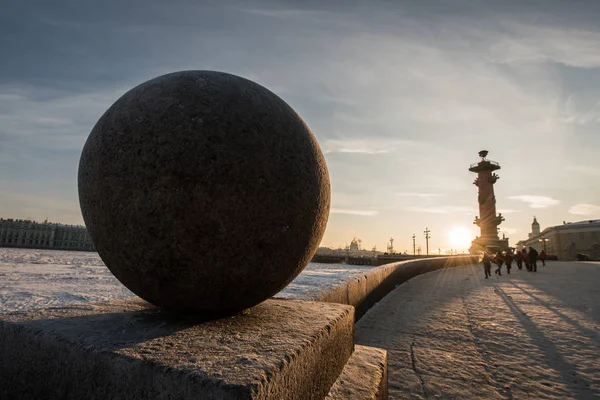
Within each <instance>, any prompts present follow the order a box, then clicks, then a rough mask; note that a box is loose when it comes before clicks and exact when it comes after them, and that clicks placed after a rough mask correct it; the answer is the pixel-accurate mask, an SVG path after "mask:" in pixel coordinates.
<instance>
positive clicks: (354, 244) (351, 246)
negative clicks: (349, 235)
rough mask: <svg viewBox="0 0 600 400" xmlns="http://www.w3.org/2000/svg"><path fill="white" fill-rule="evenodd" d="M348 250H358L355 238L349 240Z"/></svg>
mask: <svg viewBox="0 0 600 400" xmlns="http://www.w3.org/2000/svg"><path fill="white" fill-rule="evenodd" d="M350 250H360V247H359V246H358V242H357V241H356V238H354V239H352V241H351V242H350Z"/></svg>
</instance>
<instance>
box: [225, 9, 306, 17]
mask: <svg viewBox="0 0 600 400" xmlns="http://www.w3.org/2000/svg"><path fill="white" fill-rule="evenodd" d="M232 9H233V10H236V11H240V12H243V13H247V14H253V15H259V16H261V17H269V18H294V17H306V16H312V15H315V14H317V12H316V11H312V10H300V9H296V8H287V9H283V8H280V9H266V8H243V7H232Z"/></svg>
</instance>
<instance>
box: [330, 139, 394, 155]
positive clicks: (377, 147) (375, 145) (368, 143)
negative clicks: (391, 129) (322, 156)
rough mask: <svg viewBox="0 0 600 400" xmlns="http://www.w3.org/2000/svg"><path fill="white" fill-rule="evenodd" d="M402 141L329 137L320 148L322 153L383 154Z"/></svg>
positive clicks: (392, 149) (389, 151)
mask: <svg viewBox="0 0 600 400" xmlns="http://www.w3.org/2000/svg"><path fill="white" fill-rule="evenodd" d="M404 143H405V142H404V141H398V140H385V139H381V138H379V139H378V138H370V139H351V138H348V139H329V140H325V141H324V142H323V144H322V148H323V152H324V153H363V154H384V153H391V152H393V151H395V150H396V149H397V148H399V147H400V146H401V145H402V144H404Z"/></svg>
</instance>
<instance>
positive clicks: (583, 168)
mask: <svg viewBox="0 0 600 400" xmlns="http://www.w3.org/2000/svg"><path fill="white" fill-rule="evenodd" d="M565 170H567V171H569V172H574V173H578V174H589V175H600V168H596V167H592V166H589V165H568V166H566V167H565Z"/></svg>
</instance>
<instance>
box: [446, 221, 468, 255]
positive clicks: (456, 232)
mask: <svg viewBox="0 0 600 400" xmlns="http://www.w3.org/2000/svg"><path fill="white" fill-rule="evenodd" d="M448 236H449V238H450V245H452V247H454V248H455V249H459V250H463V249H468V248H469V247H471V241H472V240H473V239H474V236H473V234H472V233H471V232H469V230H468V229H467V228H465V227H464V226H457V227H454V228H453V229H452V230H451V231H450V232H449V233H448Z"/></svg>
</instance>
